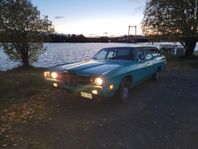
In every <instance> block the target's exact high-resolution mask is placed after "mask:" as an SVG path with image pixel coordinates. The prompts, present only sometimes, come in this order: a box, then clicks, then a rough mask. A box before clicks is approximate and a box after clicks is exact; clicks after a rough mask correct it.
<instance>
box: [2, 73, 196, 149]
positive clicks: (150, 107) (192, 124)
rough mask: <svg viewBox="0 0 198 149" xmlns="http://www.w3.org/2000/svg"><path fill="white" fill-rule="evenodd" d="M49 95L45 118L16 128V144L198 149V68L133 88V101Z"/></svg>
mask: <svg viewBox="0 0 198 149" xmlns="http://www.w3.org/2000/svg"><path fill="white" fill-rule="evenodd" d="M56 92H57V94H56V95H52V96H50V97H48V98H47V99H46V104H47V109H48V111H49V114H48V116H47V118H46V119H45V120H43V121H41V122H35V121H32V122H29V123H26V124H22V125H19V126H18V125H17V126H15V128H14V132H15V138H14V139H13V142H14V144H15V145H14V146H11V147H10V146H5V147H3V148H19V149H23V148H28V149H31V148H32V149H36V148H39V149H45V148H47V149H110V148H113V149H197V148H198V71H182V72H181V71H168V72H166V73H164V74H163V75H162V78H161V80H160V81H159V82H153V81H152V80H148V81H146V82H144V83H142V84H141V85H139V86H136V87H134V88H132V89H131V92H130V93H131V94H130V101H129V102H128V103H127V104H125V105H123V104H119V103H118V102H116V101H115V100H114V99H110V100H105V101H101V102H93V101H88V100H82V99H78V100H74V99H73V97H72V96H71V95H69V94H67V93H65V92H64V91H61V90H60V91H56Z"/></svg>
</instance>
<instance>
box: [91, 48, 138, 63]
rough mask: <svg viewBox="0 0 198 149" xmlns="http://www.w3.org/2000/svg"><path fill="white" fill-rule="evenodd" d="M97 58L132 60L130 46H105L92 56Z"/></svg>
mask: <svg viewBox="0 0 198 149" xmlns="http://www.w3.org/2000/svg"><path fill="white" fill-rule="evenodd" d="M93 58H94V59H97V60H108V59H111V60H133V59H134V54H133V49H132V48H107V49H102V50H100V51H99V52H98V53H97V54H96V55H95V56H94V57H93Z"/></svg>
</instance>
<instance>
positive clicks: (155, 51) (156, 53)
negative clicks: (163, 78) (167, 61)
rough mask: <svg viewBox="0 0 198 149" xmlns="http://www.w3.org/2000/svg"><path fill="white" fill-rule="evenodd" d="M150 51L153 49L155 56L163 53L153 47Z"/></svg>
mask: <svg viewBox="0 0 198 149" xmlns="http://www.w3.org/2000/svg"><path fill="white" fill-rule="evenodd" d="M150 51H151V53H152V55H153V56H160V55H161V53H160V51H159V50H158V49H155V48H151V49H150Z"/></svg>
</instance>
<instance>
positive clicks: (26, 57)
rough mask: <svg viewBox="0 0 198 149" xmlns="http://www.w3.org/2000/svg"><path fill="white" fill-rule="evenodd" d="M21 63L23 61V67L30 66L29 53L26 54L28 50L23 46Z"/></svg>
mask: <svg viewBox="0 0 198 149" xmlns="http://www.w3.org/2000/svg"><path fill="white" fill-rule="evenodd" d="M21 54H22V57H21V59H22V63H23V66H24V67H29V66H30V63H29V55H28V50H27V49H26V48H25V49H24V50H23V51H22V53H21Z"/></svg>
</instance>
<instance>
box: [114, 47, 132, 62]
mask: <svg viewBox="0 0 198 149" xmlns="http://www.w3.org/2000/svg"><path fill="white" fill-rule="evenodd" d="M116 59H120V60H132V59H133V54H132V51H131V50H130V49H120V50H118V51H117V55H116Z"/></svg>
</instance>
